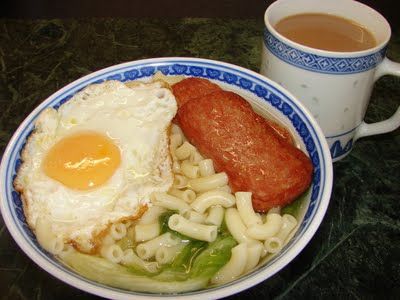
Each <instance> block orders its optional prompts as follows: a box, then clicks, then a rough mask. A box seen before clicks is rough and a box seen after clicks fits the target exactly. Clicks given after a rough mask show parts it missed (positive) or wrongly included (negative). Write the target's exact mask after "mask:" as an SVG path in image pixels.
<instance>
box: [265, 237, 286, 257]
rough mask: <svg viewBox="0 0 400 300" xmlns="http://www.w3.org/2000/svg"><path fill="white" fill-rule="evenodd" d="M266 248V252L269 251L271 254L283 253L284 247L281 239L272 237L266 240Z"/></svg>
mask: <svg viewBox="0 0 400 300" xmlns="http://www.w3.org/2000/svg"><path fill="white" fill-rule="evenodd" d="M264 247H265V250H267V251H268V252H269V253H277V252H279V251H281V249H282V247H283V242H282V240H281V239H280V238H277V237H276V236H271V237H269V238H267V239H266V240H265V242H264Z"/></svg>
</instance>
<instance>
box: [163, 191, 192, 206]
mask: <svg viewBox="0 0 400 300" xmlns="http://www.w3.org/2000/svg"><path fill="white" fill-rule="evenodd" d="M168 194H170V195H171V196H175V197H178V198H180V199H182V200H183V201H185V202H186V203H192V202H193V201H194V199H196V193H195V192H194V191H192V190H190V189H186V190H178V189H174V188H172V189H170V190H169V191H168Z"/></svg>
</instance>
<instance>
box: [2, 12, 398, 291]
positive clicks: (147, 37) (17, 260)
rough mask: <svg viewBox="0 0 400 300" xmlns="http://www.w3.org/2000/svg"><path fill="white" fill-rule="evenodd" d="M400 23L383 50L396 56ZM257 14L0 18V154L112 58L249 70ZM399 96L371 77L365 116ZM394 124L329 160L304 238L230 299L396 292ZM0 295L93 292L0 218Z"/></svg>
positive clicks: (256, 43) (391, 80) (254, 63)
mask: <svg viewBox="0 0 400 300" xmlns="http://www.w3.org/2000/svg"><path fill="white" fill-rule="evenodd" d="M398 29H400V28H394V36H393V38H392V40H391V42H390V44H389V48H388V56H389V57H390V58H391V59H393V60H396V61H398V62H400V32H399V30H398ZM262 30H263V23H262V17H261V16H260V18H259V19H233V20H232V19H168V20H166V19H85V20H50V21H49V20H47V21H26V20H25V21H18V20H2V21H0V78H1V79H0V153H3V151H4V148H5V146H6V144H7V143H8V140H9V139H10V137H11V135H12V134H13V132H14V130H15V129H16V128H17V126H18V125H19V123H20V122H21V121H22V120H23V119H24V118H25V117H26V116H27V115H28V113H29V112H30V111H31V110H32V109H33V108H34V107H35V106H36V105H37V104H39V103H40V102H41V101H42V100H43V99H45V98H46V97H47V96H49V95H50V94H52V93H53V92H55V91H56V90H58V89H59V88H61V87H62V86H64V85H66V84H67V83H69V82H71V81H73V80H75V79H77V78H79V77H81V76H82V75H85V74H88V73H90V72H92V71H95V70H98V69H100V68H103V67H107V66H110V65H113V64H117V63H121V62H126V61H130V60H137V59H142V58H149V57H165V56H192V57H202V58H211V59H217V60H221V61H226V62H230V63H234V64H237V65H240V66H243V67H246V68H249V69H252V70H255V71H257V70H258V66H259V64H260V50H261V34H262ZM399 103H400V78H395V77H388V76H387V77H384V78H382V79H380V80H379V81H378V82H377V85H376V88H375V90H374V93H373V95H372V103H371V105H370V108H369V110H368V112H367V117H366V120H367V121H369V122H372V121H377V120H382V119H383V118H387V117H389V116H390V115H391V114H392V113H393V112H394V110H395V109H396V108H397V105H399ZM399 153H400V131H399V130H396V131H394V132H392V133H389V134H385V135H381V136H374V137H368V138H364V139H362V140H360V141H359V142H358V143H357V144H356V146H355V148H354V150H353V152H352V153H351V154H350V155H349V156H347V157H346V158H345V159H343V160H342V161H340V162H338V163H335V165H334V188H333V194H332V198H331V202H330V205H329V208H328V211H327V214H326V217H325V219H324V221H323V222H322V225H321V227H320V228H319V230H318V231H317V233H316V235H315V236H314V238H313V239H312V240H311V242H310V243H309V244H308V246H307V247H306V248H305V249H304V251H302V253H301V254H300V255H298V257H297V258H295V259H294V260H293V261H292V262H291V263H290V264H289V265H288V266H287V267H285V268H284V269H283V270H282V271H280V272H279V273H278V274H276V275H275V276H273V277H272V278H270V279H269V280H267V281H265V282H262V283H260V284H258V285H257V286H255V287H253V288H251V289H249V290H246V291H244V292H241V293H239V294H237V295H235V296H232V297H230V299H246V298H248V297H252V299H269V298H279V299H292V298H294V299H298V298H306V299H309V298H311V299H312V298H338V299H339V298H345V299H353V298H354V299H365V298H367V299H370V298H371V299H372V298H382V299H388V298H392V299H394V298H400V284H399V279H400V197H399V196H400V184H399V179H400V155H399ZM0 298H1V299H98V298H97V297H95V296H93V295H89V294H86V293H84V292H81V291H79V290H77V289H75V288H72V287H70V286H68V285H67V284H65V283H63V282H61V281H59V280H57V279H55V278H53V277H52V276H50V275H49V274H47V273H46V272H45V271H43V270H42V269H40V268H39V267H38V266H36V265H35V264H34V263H33V262H32V261H31V260H30V259H29V258H28V257H27V256H26V255H25V254H24V253H23V252H22V251H21V250H20V249H19V247H18V246H17V245H16V244H15V242H14V241H13V239H12V238H11V236H10V234H9V233H8V231H7V228H6V227H5V226H4V223H3V221H2V219H0Z"/></svg>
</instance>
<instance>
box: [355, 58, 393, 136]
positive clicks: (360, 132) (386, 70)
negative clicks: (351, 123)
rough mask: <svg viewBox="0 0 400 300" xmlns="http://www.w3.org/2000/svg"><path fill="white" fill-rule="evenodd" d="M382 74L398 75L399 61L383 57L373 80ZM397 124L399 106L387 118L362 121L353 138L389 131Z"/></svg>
mask: <svg viewBox="0 0 400 300" xmlns="http://www.w3.org/2000/svg"><path fill="white" fill-rule="evenodd" d="M383 75H395V76H400V63H396V62H394V61H391V60H390V59H388V58H387V57H385V58H384V59H383V61H382V63H381V64H380V65H379V66H378V68H377V70H376V72H375V78H374V79H375V81H376V80H378V79H379V78H380V77H382V76H383ZM399 126H400V106H399V107H398V108H397V110H396V112H395V113H394V114H393V115H392V116H391V117H390V118H389V119H387V120H384V121H381V122H376V123H371V124H367V123H365V122H364V121H363V122H362V123H361V124H360V126H359V127H358V128H357V131H356V134H355V136H354V140H355V141H356V140H358V139H359V138H361V137H364V136H369V135H375V134H381V133H386V132H390V131H393V130H395V129H397V128H398V127H399Z"/></svg>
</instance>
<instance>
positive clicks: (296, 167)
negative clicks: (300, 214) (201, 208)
mask: <svg viewBox="0 0 400 300" xmlns="http://www.w3.org/2000/svg"><path fill="white" fill-rule="evenodd" d="M177 121H178V124H179V125H180V127H181V128H182V130H183V132H184V134H185V135H186V137H187V138H188V139H189V141H190V142H191V143H193V144H194V145H195V146H196V147H197V148H198V149H199V151H200V152H201V153H202V154H203V155H204V156H206V157H209V158H211V159H213V161H214V165H215V169H216V170H217V171H219V172H221V171H224V172H226V173H227V175H228V177H229V183H230V186H231V188H232V190H233V191H234V192H236V191H250V192H252V193H253V207H254V209H255V210H256V211H258V212H266V211H267V210H268V209H270V208H272V207H276V206H285V205H287V204H289V203H290V202H292V201H293V200H294V199H296V197H298V196H299V195H300V194H301V193H303V192H304V191H305V190H306V189H307V188H308V187H309V185H310V183H311V178H312V170H313V168H312V164H311V162H310V160H309V158H308V157H307V156H306V155H305V154H304V153H303V152H302V151H301V150H299V149H297V148H296V147H294V146H293V145H292V144H290V143H288V142H286V141H285V140H283V139H282V138H281V137H279V136H278V135H277V133H276V132H275V130H274V129H273V128H272V127H271V126H268V124H267V121H266V120H265V119H264V118H262V117H261V116H259V115H258V114H256V113H255V112H254V111H253V109H252V108H251V106H250V104H249V103H248V102H247V101H246V100H245V99H243V98H242V97H241V96H239V95H237V94H235V93H233V92H229V91H224V90H218V91H214V92H212V93H208V94H207V95H205V96H201V97H197V98H196V99H194V100H190V101H187V102H186V103H185V104H184V105H182V106H181V107H180V108H179V110H178V115H177Z"/></svg>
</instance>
